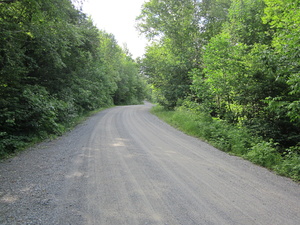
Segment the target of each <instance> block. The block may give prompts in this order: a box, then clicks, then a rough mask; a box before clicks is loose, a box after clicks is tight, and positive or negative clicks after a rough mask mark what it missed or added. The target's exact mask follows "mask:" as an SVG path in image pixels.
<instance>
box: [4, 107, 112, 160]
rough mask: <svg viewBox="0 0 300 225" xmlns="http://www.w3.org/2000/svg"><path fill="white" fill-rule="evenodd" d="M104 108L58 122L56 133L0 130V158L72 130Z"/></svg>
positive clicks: (7, 156) (8, 156)
mask: <svg viewBox="0 0 300 225" xmlns="http://www.w3.org/2000/svg"><path fill="white" fill-rule="evenodd" d="M107 108H108V107H106V108H100V109H97V110H93V111H89V112H85V113H82V114H81V115H77V116H74V117H73V118H72V119H71V120H69V121H68V123H63V124H59V127H60V129H59V131H58V132H56V133H43V134H38V135H15V136H6V135H5V134H4V133H1V132H0V138H1V139H0V160H1V159H6V158H10V157H13V156H15V155H17V154H18V153H20V152H21V151H23V150H25V149H27V148H29V147H31V146H33V145H35V144H37V143H39V142H42V141H44V140H47V139H48V140H53V139H55V138H57V137H58V136H61V135H63V134H64V133H66V132H68V131H70V130H72V129H73V128H74V127H75V126H77V125H78V124H80V123H82V122H83V121H84V120H86V119H87V118H88V117H90V116H92V115H94V114H96V113H98V112H100V111H102V110H104V109H107Z"/></svg>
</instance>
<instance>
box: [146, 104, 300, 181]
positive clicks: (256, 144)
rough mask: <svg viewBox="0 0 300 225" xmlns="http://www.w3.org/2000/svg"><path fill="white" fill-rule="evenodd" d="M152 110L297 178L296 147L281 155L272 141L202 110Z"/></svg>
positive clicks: (224, 147)
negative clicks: (267, 140)
mask: <svg viewBox="0 0 300 225" xmlns="http://www.w3.org/2000/svg"><path fill="white" fill-rule="evenodd" d="M151 112H152V113H153V114H154V115H156V116H158V117H159V118H160V119H162V120H164V121H165V122H167V123H168V124H170V125H172V126H174V127H175V128H177V129H179V130H181V131H183V132H184V133H186V134H188V135H191V136H194V137H197V138H199V139H201V140H203V141H205V142H207V143H209V144H211V145H213V146H214V147H216V148H218V149H220V150H222V151H225V152H228V153H229V154H232V155H236V156H239V157H242V158H244V159H247V160H249V161H251V162H253V163H255V164H257V165H260V166H263V167H266V168H268V169H270V170H272V171H274V172H276V173H277V174H279V175H282V176H286V177H289V178H292V179H293V180H294V181H297V182H299V181H300V155H299V154H297V153H296V152H297V150H296V148H290V149H287V150H286V151H285V153H284V154H280V153H278V151H277V150H278V149H277V147H276V143H273V142H272V140H270V141H269V142H266V141H264V140H263V139H262V138H261V137H258V136H254V135H253V134H252V132H251V131H250V130H248V129H247V128H245V127H241V126H237V125H232V124H229V123H227V122H226V121H223V120H220V119H215V118H213V117H211V116H210V115H207V114H205V113H201V112H197V113H195V112H193V111H190V110H187V109H182V108H179V109H176V110H174V111H167V110H165V109H164V108H163V107H162V106H159V105H158V106H155V107H153V108H152V109H151Z"/></svg>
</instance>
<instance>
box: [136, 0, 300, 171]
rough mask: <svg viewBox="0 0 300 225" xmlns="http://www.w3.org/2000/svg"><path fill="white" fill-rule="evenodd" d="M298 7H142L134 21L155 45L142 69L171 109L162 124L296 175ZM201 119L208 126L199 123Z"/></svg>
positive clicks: (299, 138) (167, 1) (259, 0)
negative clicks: (168, 122) (182, 128)
mask: <svg viewBox="0 0 300 225" xmlns="http://www.w3.org/2000/svg"><path fill="white" fill-rule="evenodd" d="M299 3H300V2H299V1H292V0H284V1H281V0H243V1H239V0H211V1H208V0H207V1H206V0H203V1H192V0H183V1H175V0H162V1H157V0H151V1H148V2H146V3H145V4H144V7H143V10H142V13H141V15H140V17H139V18H138V23H139V28H140V31H141V32H144V33H145V34H146V35H148V37H149V38H151V39H152V41H153V42H152V44H151V45H150V46H148V48H147V52H146V54H145V57H144V59H142V71H143V72H144V73H145V75H146V76H147V77H148V82H149V83H150V84H151V85H152V87H153V89H154V90H153V93H154V94H156V99H158V102H159V103H160V104H161V105H162V106H164V107H165V108H167V109H171V110H174V109H176V110H175V112H173V111H172V112H170V115H168V117H169V118H168V120H170V121H171V122H172V123H175V124H176V126H183V127H184V129H185V130H187V131H191V133H192V134H193V135H198V134H199V136H201V137H202V138H203V139H209V140H210V142H211V143H213V144H214V145H215V146H217V147H219V148H221V149H223V150H225V151H229V152H234V153H235V154H237V155H242V156H243V157H246V158H248V159H250V160H251V161H253V162H255V163H258V164H260V165H263V166H267V167H269V168H273V169H275V170H276V171H277V172H279V173H280V174H286V173H288V174H291V173H294V175H293V176H294V177H297V176H298V175H297V168H298V165H299V161H298V154H299V148H297V146H299V143H300V116H299V115H300V101H299V99H300V85H299V84H300V74H299V68H300V65H299V62H300V61H299V57H300V54H299V49H300V43H299V38H298V37H299V35H300V34H299V24H300V20H299V18H300V15H299ZM179 17H180V18H179ZM181 109H183V110H181ZM204 115H206V116H204ZM207 116H211V117H212V118H211V119H208V120H207V121H209V122H207V123H205V122H204V121H202V119H200V118H203V117H205V118H207ZM198 117H199V118H198ZM176 121H177V122H176ZM201 124H202V125H201ZM231 127H235V128H238V129H231ZM252 134H253V135H252ZM252 136H254V137H255V138H254V139H251V138H250V140H249V141H248V140H247V137H252ZM270 140H273V142H270ZM273 143H276V146H275V145H274V144H273ZM295 146H296V147H295ZM291 148H293V149H294V150H293V153H292V156H288V154H286V152H287V151H288V150H289V149H291ZM297 162H298V165H297ZM286 171H289V172H286ZM291 171H293V172H291ZM295 171H296V172H295ZM298 177H299V176H298Z"/></svg>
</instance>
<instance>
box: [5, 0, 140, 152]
mask: <svg viewBox="0 0 300 225" xmlns="http://www.w3.org/2000/svg"><path fill="white" fill-rule="evenodd" d="M144 90H145V82H144V80H143V77H142V75H140V73H139V69H138V64H137V63H136V62H135V61H134V60H133V59H132V58H131V56H130V55H129V54H128V50H125V49H122V48H121V47H120V46H119V45H118V43H117V41H116V40H115V38H114V36H113V35H112V34H108V33H106V32H105V31H100V30H98V29H97V28H96V27H95V26H94V24H93V22H92V20H91V19H90V18H88V17H87V16H86V15H85V14H84V13H82V12H81V11H79V10H78V9H76V8H75V7H74V5H73V4H72V2H71V1H70V0H35V1H32V0H15V1H13V0H11V1H10V0H7V1H1V2H0V127H1V128H0V138H1V140H0V155H4V154H5V153H7V152H13V151H15V150H16V149H18V148H21V147H22V146H24V145H25V144H26V143H27V142H28V141H32V140H35V139H37V138H43V137H46V136H47V135H50V134H60V133H61V132H63V131H64V130H65V128H66V126H67V124H68V123H70V122H71V121H72V120H73V119H74V118H75V117H77V116H79V115H82V114H83V113H85V112H88V111H91V110H95V109H97V108H99V107H104V106H109V105H112V104H136V103H139V102H141V100H143V99H144V96H145V91H144Z"/></svg>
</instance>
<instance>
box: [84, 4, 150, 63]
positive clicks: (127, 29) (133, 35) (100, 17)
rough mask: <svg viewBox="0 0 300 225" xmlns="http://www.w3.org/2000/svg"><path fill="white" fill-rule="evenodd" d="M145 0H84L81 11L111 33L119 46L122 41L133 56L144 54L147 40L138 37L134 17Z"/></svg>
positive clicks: (121, 44)
mask: <svg viewBox="0 0 300 225" xmlns="http://www.w3.org/2000/svg"><path fill="white" fill-rule="evenodd" d="M144 1H145V0H86V1H85V2H84V4H83V11H84V12H85V13H86V14H88V15H90V16H91V17H92V19H93V21H94V23H95V25H96V26H97V27H98V28H99V29H101V30H105V31H106V32H108V33H112V34H113V35H114V36H115V38H116V39H117V41H118V43H119V45H120V46H123V44H124V43H126V44H127V47H128V49H129V51H130V53H131V54H132V55H133V57H134V58H136V57H139V56H142V55H143V54H144V48H145V46H146V44H147V41H146V39H145V38H144V37H139V33H138V31H137V30H136V29H135V24H136V22H135V18H136V17H137V16H138V15H140V13H141V7H142V4H143V3H144Z"/></svg>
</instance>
